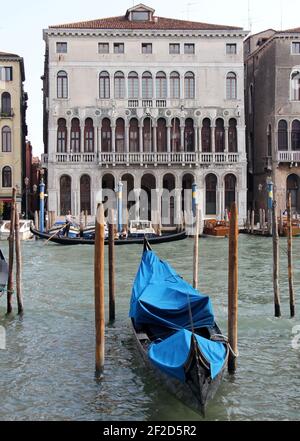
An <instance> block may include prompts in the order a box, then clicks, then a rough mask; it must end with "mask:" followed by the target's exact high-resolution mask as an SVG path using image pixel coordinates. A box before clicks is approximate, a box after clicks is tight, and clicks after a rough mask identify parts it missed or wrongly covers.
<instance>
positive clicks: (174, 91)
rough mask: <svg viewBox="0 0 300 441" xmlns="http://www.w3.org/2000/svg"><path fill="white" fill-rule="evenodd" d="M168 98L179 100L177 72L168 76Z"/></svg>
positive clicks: (178, 77)
mask: <svg viewBox="0 0 300 441" xmlns="http://www.w3.org/2000/svg"><path fill="white" fill-rule="evenodd" d="M170 98H173V99H175V98H180V76H179V73H178V72H172V73H171V75H170Z"/></svg>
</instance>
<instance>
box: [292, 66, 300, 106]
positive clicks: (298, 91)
mask: <svg viewBox="0 0 300 441" xmlns="http://www.w3.org/2000/svg"><path fill="white" fill-rule="evenodd" d="M291 88H292V100H294V101H299V100H300V72H299V71H297V72H293V73H292V77H291Z"/></svg>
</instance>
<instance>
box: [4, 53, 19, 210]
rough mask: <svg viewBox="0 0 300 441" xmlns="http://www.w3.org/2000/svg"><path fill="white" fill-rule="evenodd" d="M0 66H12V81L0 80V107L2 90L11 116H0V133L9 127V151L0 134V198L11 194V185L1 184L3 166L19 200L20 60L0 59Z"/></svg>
mask: <svg viewBox="0 0 300 441" xmlns="http://www.w3.org/2000/svg"><path fill="white" fill-rule="evenodd" d="M0 66H3V67H5V66H7V67H10V66H12V67H13V81H0V107H1V96H2V94H3V93H4V92H8V93H9V94H10V95H11V108H12V112H13V113H12V116H10V117H3V116H0V134H2V129H3V127H5V126H8V127H9V128H10V129H11V139H12V141H11V144H12V148H11V152H3V146H2V136H0V169H1V179H0V196H1V199H5V200H6V199H9V198H11V195H12V187H10V188H4V187H3V186H2V170H3V168H4V167H5V166H9V167H11V170H12V186H14V187H16V188H17V199H18V201H19V203H20V202H21V192H22V185H23V183H22V155H23V148H24V145H23V116H22V115H23V108H22V97H23V87H22V73H21V63H20V61H13V60H6V59H1V56H0Z"/></svg>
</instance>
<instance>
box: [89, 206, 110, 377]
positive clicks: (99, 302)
mask: <svg viewBox="0 0 300 441" xmlns="http://www.w3.org/2000/svg"><path fill="white" fill-rule="evenodd" d="M104 236H105V222H104V208H103V204H99V205H98V207H97V214H96V220H95V255H94V285H95V326H96V376H101V374H102V372H103V369H104V358H105V351H104V348H105V308H104ZM114 236H115V230H114V210H110V212H109V237H108V241H109V246H108V261H109V321H110V323H112V322H114V320H115V244H114Z"/></svg>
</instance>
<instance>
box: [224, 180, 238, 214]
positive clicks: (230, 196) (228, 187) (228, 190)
mask: <svg viewBox="0 0 300 441" xmlns="http://www.w3.org/2000/svg"><path fill="white" fill-rule="evenodd" d="M224 181H225V209H227V210H228V211H230V209H231V205H232V203H233V202H235V189H236V177H235V176H234V175H231V174H230V175H226V176H225V179H224Z"/></svg>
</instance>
